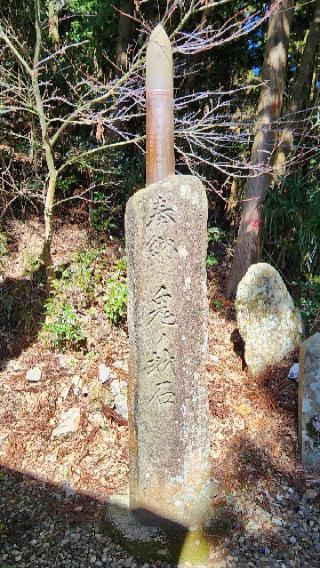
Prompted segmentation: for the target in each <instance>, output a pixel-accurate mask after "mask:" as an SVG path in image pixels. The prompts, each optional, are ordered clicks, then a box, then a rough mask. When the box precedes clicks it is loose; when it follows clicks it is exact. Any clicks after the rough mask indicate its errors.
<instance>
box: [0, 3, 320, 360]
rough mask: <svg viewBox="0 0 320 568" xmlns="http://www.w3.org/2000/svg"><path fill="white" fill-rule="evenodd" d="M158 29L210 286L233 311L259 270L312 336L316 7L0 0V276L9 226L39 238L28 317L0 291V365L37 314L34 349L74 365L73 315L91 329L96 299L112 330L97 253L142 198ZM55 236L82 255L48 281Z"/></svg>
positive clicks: (317, 280)
mask: <svg viewBox="0 0 320 568" xmlns="http://www.w3.org/2000/svg"><path fill="white" fill-rule="evenodd" d="M159 22H161V23H162V25H163V26H164V27H165V29H166V31H167V33H168V35H169V37H170V39H171V42H172V46H173V54H174V62H175V151H176V170H177V173H189V174H193V175H197V176H199V177H200V178H201V179H202V180H203V182H204V183H205V186H206V188H207V190H208V198H209V227H208V236H209V249H208V258H207V264H208V269H209V271H210V270H212V269H218V268H220V269H221V270H222V272H223V274H224V276H225V275H227V281H226V294H227V295H228V296H231V297H232V296H233V295H234V294H235V291H236V286H237V284H238V282H239V280H240V279H241V277H242V276H243V275H244V273H245V271H246V269H247V268H248V266H250V264H251V263H252V262H257V261H258V260H260V259H261V258H262V259H264V260H265V261H266V262H270V263H271V264H273V265H274V266H275V267H276V268H277V269H278V270H279V271H280V273H281V274H282V276H283V278H284V279H285V282H286V284H287V286H288V288H289V289H290V291H291V292H292V293H293V296H294V298H295V301H296V302H297V304H298V305H299V306H300V308H301V309H302V313H303V316H304V320H305V324H306V329H307V331H308V332H310V333H311V332H312V331H316V330H318V329H320V315H319V313H320V312H319V309H320V308H319V306H320V275H319V267H320V253H319V243H320V186H319V177H320V171H319V165H320V157H319V132H320V129H319V127H320V124H319V104H318V103H319V89H320V77H319V40H320V1H319V0H315V1H303V2H300V1H298V2H292V1H291V0H274V1H273V2H271V3H268V2H242V1H233V0H216V1H214V2H211V1H210V0H167V1H166V2H163V1H162V0H159V1H156V2H155V1H154V0H152V1H151V0H113V1H111V0H46V1H44V0H28V1H26V2H24V3H23V6H22V3H21V1H17V0H6V1H4V0H1V1H0V46H1V51H0V113H1V125H0V161H1V173H0V179H1V182H0V202H1V203H0V223H1V233H0V261H1V265H2V267H4V266H5V265H6V263H8V259H10V251H11V250H13V248H14V247H13V242H14V238H13V236H12V232H10V226H11V225H10V223H11V221H12V219H20V220H23V221H24V222H27V221H28V220H29V219H32V218H34V217H37V218H38V219H40V220H41V224H42V225H41V226H42V227H43V237H42V245H41V247H42V250H41V252H40V254H33V252H32V251H31V252H30V255H29V256H30V258H29V265H28V266H27V267H25V270H26V273H27V278H28V279H29V280H30V281H32V282H33V283H34V284H35V286H34V287H36V289H37V294H38V297H37V299H36V301H32V302H31V304H32V305H31V307H30V309H29V308H28V309H27V308H26V304H25V309H24V312H23V314H22V313H21V309H19V310H18V309H15V306H16V304H15V303H14V301H13V300H12V294H13V291H14V293H15V294H16V295H17V296H20V300H21V299H22V302H23V298H24V293H25V292H24V290H23V289H22V288H21V287H19V286H18V287H17V286H13V283H12V282H11V281H10V282H9V283H8V282H6V280H4V279H5V276H3V278H2V279H3V284H2V288H1V296H2V297H1V305H2V310H1V323H2V327H3V332H2V337H3V342H2V343H3V345H2V347H3V350H5V348H6V347H7V344H8V340H7V338H6V334H7V331H8V329H10V327H11V328H12V327H13V328H15V329H17V328H19V329H20V331H21V330H22V329H23V330H24V332H26V333H27V335H28V336H30V337H31V336H32V335H34V334H35V333H36V332H37V333H38V331H39V330H38V326H37V328H35V327H34V325H33V321H34V319H35V318H34V315H35V311H36V312H37V310H38V312H39V310H40V311H41V313H43V309H45V314H44V321H45V323H44V326H43V329H42V332H43V333H44V335H45V336H46V337H47V341H48V342H49V343H50V344H51V345H52V346H53V347H54V348H61V349H65V348H66V347H69V346H72V347H77V348H80V349H82V348H83V345H84V344H86V336H85V334H84V332H83V330H82V327H81V325H80V323H79V317H78V316H79V311H80V312H81V310H83V309H86V310H87V311H88V313H89V315H90V310H92V312H91V313H92V314H93V313H94V310H95V306H96V305H97V303H99V300H98V295H99V294H105V298H104V302H103V309H104V312H105V314H106V316H107V317H108V318H109V319H110V320H111V321H112V322H113V323H115V324H118V323H121V322H122V321H124V318H125V313H126V284H125V272H126V266H125V257H124V252H123V247H122V248H121V252H120V253H119V252H116V253H115V254H114V251H115V248H114V247H113V249H112V250H113V256H112V259H111V260H110V258H109V257H108V261H106V257H105V251H106V248H108V246H109V245H110V243H114V242H116V243H117V251H118V249H119V247H118V244H119V243H120V247H121V246H122V239H123V229H124V227H123V223H124V210H125V205H126V202H127V200H128V198H129V197H130V195H132V193H133V192H134V191H136V190H137V189H139V188H141V187H143V186H144V183H145V182H144V179H145V86H144V84H145V81H144V76H145V68H144V58H145V50H146V44H147V41H148V37H149V35H150V32H151V30H152V29H153V28H154V26H155V25H157V23H159ZM70 220H72V222H73V223H75V224H78V225H80V226H82V227H85V228H86V229H87V232H88V235H89V241H90V246H87V247H86V248H85V250H83V251H82V252H80V254H78V256H77V257H76V258H75V259H74V261H73V263H71V264H70V261H68V262H65V263H63V262H62V263H60V264H59V265H56V263H55V261H54V259H52V254H51V252H52V250H51V249H52V239H53V235H54V232H55V231H59V227H61V224H63V223H65V222H69V221H70ZM15 238H19V235H15ZM110 263H111V264H110ZM106 265H108V266H107V268H108V270H107V274H108V276H107V279H106V277H105V276H104V272H105V271H106ZM4 284H7V285H6V286H4ZM8 284H9V286H8ZM14 284H16V283H14ZM34 287H33V293H34ZM77 287H78V288H79V287H80V289H81V294H82V296H83V295H84V296H85V300H84V299H83V297H82V298H81V294H80V299H79V296H77V297H76V298H75V296H74V290H75V288H77ZM28 294H29V291H28ZM219 307H220V304H219V300H217V301H216V303H215V308H216V309H219ZM28 310H29V311H28Z"/></svg>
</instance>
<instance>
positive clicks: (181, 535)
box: [104, 495, 213, 568]
mask: <svg viewBox="0 0 320 568" xmlns="http://www.w3.org/2000/svg"><path fill="white" fill-rule="evenodd" d="M137 513H138V514H137ZM141 516H142V517H144V518H148V524H146V523H145V522H142V521H141ZM104 519H105V528H106V532H107V533H108V534H109V536H110V537H111V538H112V539H113V541H114V542H117V543H118V544H120V545H121V546H123V547H124V548H125V549H126V550H127V551H128V552H129V554H131V555H132V556H134V557H135V558H138V559H141V560H144V561H150V560H154V561H155V560H162V561H167V562H170V563H172V564H175V565H179V566H181V567H183V566H194V567H198V568H200V567H202V566H207V564H206V561H207V559H208V557H209V554H210V544H212V540H213V539H212V538H210V537H209V536H208V535H206V534H205V533H204V532H202V531H200V530H196V531H191V530H188V529H187V528H186V527H184V526H182V525H179V524H177V523H173V522H172V521H170V520H167V519H163V518H160V517H157V516H156V515H154V514H152V513H150V512H149V511H148V512H147V511H144V512H143V515H141V511H140V514H139V512H137V511H135V512H134V511H132V510H131V509H130V506H129V497H128V495H121V496H120V495H119V496H114V497H113V498H111V499H110V501H109V503H108V505H107V508H106V513H105V517H104Z"/></svg>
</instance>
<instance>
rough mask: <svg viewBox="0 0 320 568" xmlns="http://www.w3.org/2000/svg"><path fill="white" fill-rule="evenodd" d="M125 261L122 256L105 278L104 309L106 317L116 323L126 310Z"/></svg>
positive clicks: (121, 318)
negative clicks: (105, 296) (110, 274)
mask: <svg viewBox="0 0 320 568" xmlns="http://www.w3.org/2000/svg"><path fill="white" fill-rule="evenodd" d="M126 273H127V263H126V258H125V257H122V258H121V259H120V260H118V262H117V263H116V265H115V268H114V272H113V274H112V276H111V277H110V278H109V279H108V280H107V286H108V299H107V302H106V303H105V306H104V309H105V312H106V314H107V316H108V318H109V319H110V320H111V321H112V322H113V323H114V324H116V325H118V324H119V323H120V321H121V320H123V319H124V317H125V315H126V312H127V299H128V289H127V278H126Z"/></svg>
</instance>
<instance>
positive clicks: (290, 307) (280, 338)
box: [236, 262, 303, 375]
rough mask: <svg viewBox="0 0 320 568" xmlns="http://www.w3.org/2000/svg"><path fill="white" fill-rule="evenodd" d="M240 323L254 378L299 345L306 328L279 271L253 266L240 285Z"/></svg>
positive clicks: (267, 267) (238, 315)
mask: <svg viewBox="0 0 320 568" xmlns="http://www.w3.org/2000/svg"><path fill="white" fill-rule="evenodd" d="M236 312H237V323H238V326H239V331H240V335H241V337H242V339H243V341H244V343H245V360H246V363H247V365H248V369H249V371H250V372H251V373H252V375H259V374H260V373H262V372H263V371H264V370H265V369H266V368H267V367H268V366H269V365H274V364H276V363H279V362H280V361H281V360H282V359H283V357H285V356H286V355H287V354H288V353H289V352H290V351H292V350H293V349H295V348H296V347H298V346H299V344H300V340H301V336H302V332H303V327H302V321H301V316H300V313H299V310H298V309H297V308H295V306H294V303H293V300H292V298H291V296H290V294H289V292H288V290H287V288H286V286H285V284H284V282H283V280H282V278H281V276H280V274H279V273H278V272H277V270H276V269H275V268H273V267H272V266H270V264H267V263H265V262H259V263H257V264H253V265H252V266H250V268H249V270H248V271H247V273H246V274H245V276H244V277H243V278H242V280H241V282H240V283H239V285H238V290H237V298H236Z"/></svg>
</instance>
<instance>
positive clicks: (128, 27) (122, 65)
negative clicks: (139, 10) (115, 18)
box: [116, 0, 134, 69]
mask: <svg viewBox="0 0 320 568" xmlns="http://www.w3.org/2000/svg"><path fill="white" fill-rule="evenodd" d="M133 9H134V5H133V0H122V1H121V2H120V11H121V13H120V18H119V25H118V45H117V57H116V63H117V67H118V68H119V69H126V68H127V65H128V53H127V51H128V47H129V43H130V40H131V34H132V19H131V18H130V16H132V15H133Z"/></svg>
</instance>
